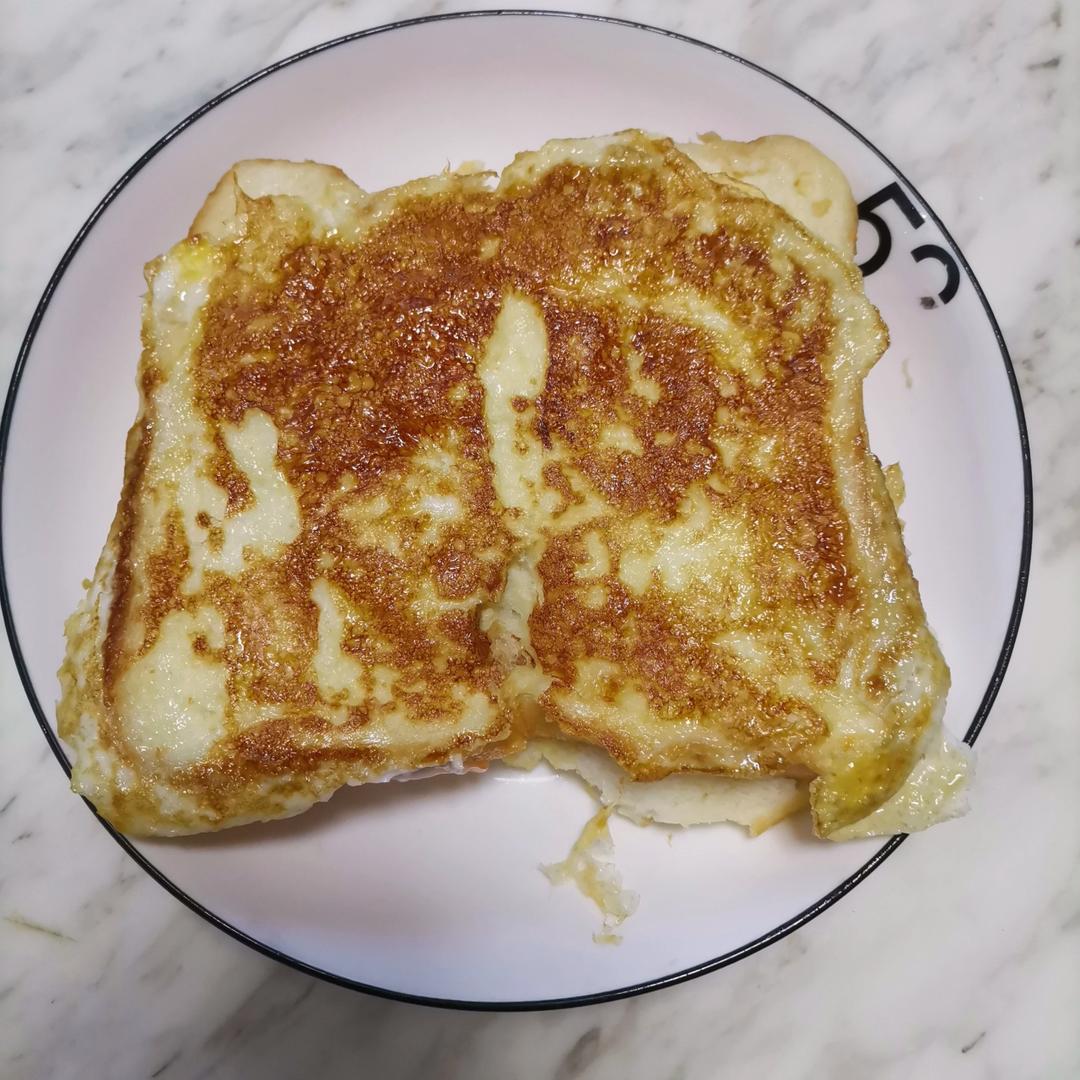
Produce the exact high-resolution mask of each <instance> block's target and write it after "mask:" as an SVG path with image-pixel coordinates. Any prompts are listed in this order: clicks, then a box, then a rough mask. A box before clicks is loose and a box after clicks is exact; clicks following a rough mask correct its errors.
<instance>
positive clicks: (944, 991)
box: [0, 0, 1080, 1080]
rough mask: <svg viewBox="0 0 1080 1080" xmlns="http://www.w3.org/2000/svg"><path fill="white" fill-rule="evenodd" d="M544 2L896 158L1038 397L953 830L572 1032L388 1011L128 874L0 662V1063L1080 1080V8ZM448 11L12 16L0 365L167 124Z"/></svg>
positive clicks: (122, 1073)
mask: <svg viewBox="0 0 1080 1080" xmlns="http://www.w3.org/2000/svg"><path fill="white" fill-rule="evenodd" d="M457 6H458V7H461V8H465V7H473V8H475V7H482V6H485V5H484V4H482V3H477V2H472V3H468V4H463V5H457ZM492 6H493V5H492ZM547 6H556V7H564V6H565V7H578V8H583V9H587V10H594V11H597V12H603V13H611V14H615V15H619V16H622V17H625V18H631V19H639V20H642V21H646V22H654V23H660V24H663V25H666V26H669V27H671V28H673V29H676V30H680V31H682V32H684V33H688V34H691V35H693V36H697V37H701V38H703V39H706V40H709V41H712V42H715V43H717V44H720V45H723V46H725V47H727V48H729V49H731V50H732V51H735V52H737V53H741V54H743V55H745V56H747V57H749V58H751V59H753V60H756V61H758V62H759V63H762V64H764V65H765V66H766V67H769V68H771V69H773V70H775V71H777V72H779V73H780V74H783V75H784V76H785V77H787V78H789V79H790V80H791V81H793V82H795V83H796V84H797V85H800V86H802V87H804V88H805V89H806V90H808V91H809V92H811V93H813V94H815V95H817V96H819V97H820V98H821V99H823V100H824V101H825V102H826V103H828V104H830V105H832V106H833V107H834V108H836V109H837V110H838V111H839V112H841V114H842V115H844V116H845V117H846V118H847V119H849V120H850V121H851V122H853V123H854V124H855V125H856V126H857V127H858V128H860V129H861V130H863V131H865V132H866V133H867V134H869V135H871V137H873V138H874V140H875V142H877V144H878V145H879V146H880V147H881V149H882V150H883V151H884V152H885V153H886V154H888V155H889V156H890V157H892V158H893V159H894V160H896V161H897V162H898V163H899V164H900V166H901V167H902V168H903V169H904V170H905V172H907V173H908V175H909V176H910V177H911V179H912V180H913V181H914V182H915V183H916V184H917V185H918V186H919V187H920V189H921V190H922V191H923V193H924V194H925V195H926V196H927V197H928V199H929V200H930V202H931V204H932V205H934V206H935V208H936V209H937V210H938V211H939V212H940V213H941V215H942V216H943V218H944V219H945V221H946V222H947V223H948V225H949V227H950V229H951V230H952V231H953V232H954V235H955V236H956V239H957V240H958V242H959V243H960V244H961V246H962V247H963V248H964V250H965V252H966V253H967V255H968V256H969V258H970V259H971V261H972V263H973V265H974V267H975V269H976V272H977V273H978V274H979V276H980V279H981V281H982V283H983V285H984V287H985V289H986V291H987V293H988V295H989V298H990V300H991V303H992V304H993V305H994V308H995V310H996V312H997V315H998V317H999V319H1000V321H1001V324H1002V327H1003V330H1004V332H1005V336H1006V338H1007V340H1008V342H1009V345H1010V347H1011V349H1012V353H1013V357H1014V360H1015V362H1016V367H1017V373H1018V376H1019V379H1020V382H1021V386H1022V390H1023V394H1024V400H1025V404H1026V407H1027V415H1028V422H1029V425H1030V429H1031V442H1032V454H1033V460H1034V467H1035V487H1036V532H1035V550H1034V557H1033V561H1032V575H1031V588H1030V594H1029V600H1028V608H1027V613H1026V616H1025V623H1024V627H1023V631H1022V633H1021V636H1020V640H1019V643H1018V645H1017V649H1016V654H1015V658H1014V660H1013V664H1012V667H1011V669H1010V672H1009V675H1008V678H1007V680H1006V682H1005V686H1004V688H1003V690H1002V692H1001V695H1000V697H999V699H998V703H997V705H996V707H995V710H994V714H993V716H992V718H991V720H990V722H989V724H988V726H987V728H986V731H985V734H984V735H983V737H982V739H981V740H980V772H979V783H978V787H977V789H976V794H975V802H976V805H975V808H974V812H973V813H972V814H970V815H969V816H968V817H967V818H965V819H964V820H962V821H960V822H958V823H955V824H954V825H951V826H950V827H948V828H946V829H941V830H939V831H934V832H931V833H929V834H927V835H926V836H925V837H922V838H920V840H919V842H918V843H917V844H916V843H911V844H907V845H904V846H903V847H902V848H901V849H900V850H899V852H898V853H897V854H896V855H895V856H894V858H893V860H892V861H891V863H890V865H889V867H888V869H887V870H886V871H883V872H881V873H878V874H875V875H872V876H871V877H870V878H869V879H868V880H867V881H866V882H865V883H864V884H863V885H861V886H860V887H859V888H858V889H857V890H856V891H855V892H854V893H852V894H851V895H850V896H849V897H848V898H847V899H845V900H844V901H843V902H842V903H841V904H840V905H838V906H837V907H835V908H833V909H832V910H830V911H829V912H827V913H826V914H825V915H823V916H821V917H820V918H819V919H817V920H816V921H814V922H813V923H811V924H810V925H809V926H807V927H806V928H804V929H803V930H801V931H800V932H798V933H797V934H795V935H793V936H792V937H789V938H787V939H785V940H784V941H782V942H780V943H779V944H778V945H776V946H774V947H772V948H770V949H768V950H766V951H765V952H763V953H761V954H758V955H757V956H755V957H752V958H750V959H749V960H746V961H744V962H742V963H740V964H738V965H736V966H735V967H734V968H731V969H728V970H726V971H724V972H721V973H718V974H716V975H712V976H708V977H706V978H704V979H701V980H698V981H696V982H693V983H691V984H688V985H686V986H682V987H678V988H675V989H672V990H669V991H665V992H662V993H659V994H654V995H650V996H648V997H645V998H640V999H635V1000H632V1001H628V1002H624V1003H617V1004H612V1005H606V1006H598V1007H595V1008H589V1009H583V1010H577V1011H572V1012H566V1013H550V1014H534V1015H507V1016H496V1015H485V1014H454V1013H445V1012H440V1011H437V1010H431V1009H420V1008H414V1007H409V1006H402V1005H397V1004H393V1003H389V1002H383V1001H378V1000H374V999H369V998H365V997H361V996H359V995H356V994H353V993H351V992H348V991H344V990H339V989H337V988H335V987H332V986H329V985H324V984H321V983H317V982H314V981H312V980H311V979H309V978H307V977H306V976H303V975H300V974H298V973H296V972H293V971H290V970H288V969H285V968H283V967H279V966H277V965H276V964H274V963H272V962H271V961H269V960H266V959H264V958H262V957H260V956H258V955H256V954H254V953H252V952H250V951H248V950H246V949H245V948H243V947H242V946H240V945H239V944H237V943H235V942H233V941H232V940H231V939H229V938H227V937H225V936H224V935H221V934H219V933H217V932H216V931H214V930H213V929H212V928H210V927H209V926H207V925H206V924H205V923H203V922H201V921H200V920H199V919H197V918H196V917H195V916H194V915H192V914H191V913H189V912H188V911H187V910H186V909H184V908H183V907H182V906H180V905H179V904H178V903H176V902H175V901H174V900H172V899H171V898H170V897H169V896H168V895H167V894H166V893H165V892H164V891H163V890H161V889H160V887H159V886H157V885H156V884H154V883H153V882H152V881H151V880H150V879H149V878H147V877H145V875H143V874H142V872H141V871H140V870H138V868H137V867H135V866H134V865H133V864H132V863H131V862H130V861H129V860H128V859H127V858H126V856H125V855H124V854H123V853H122V852H121V851H120V850H119V849H118V848H116V846H115V845H114V844H113V842H112V841H111V840H110V839H109V838H108V837H107V836H106V834H105V833H104V832H103V831H102V830H101V829H100V827H99V826H98V825H97V824H96V823H95V822H94V821H93V820H92V818H91V817H90V815H89V814H87V813H86V811H85V810H84V809H83V807H82V806H81V804H80V803H79V802H78V800H76V799H73V798H72V797H70V795H69V794H68V793H67V790H66V783H65V778H64V777H63V775H62V773H61V771H60V770H59V769H58V768H57V766H56V763H55V761H54V760H53V758H52V755H51V752H50V751H49V750H48V748H47V746H46V745H45V742H44V740H43V739H42V738H41V735H40V733H39V731H38V730H37V728H36V725H35V724H34V722H33V721H32V719H31V717H30V715H29V710H28V707H27V706H26V703H25V701H24V698H23V696H22V692H21V689H20V687H19V685H18V680H17V678H16V675H15V672H14V667H13V665H12V663H11V660H10V657H8V656H7V654H6V650H5V652H4V655H3V657H2V659H0V709H2V727H0V732H2V735H0V739H2V742H0V1076H3V1077H13V1078H16V1077H17V1078H22V1077H27V1078H38V1077H45V1076H57V1077H65V1076H80V1077H86V1076H89V1077H117V1078H127V1077H151V1076H161V1077H166V1078H169V1077H213V1078H219V1077H220V1078H228V1077H240V1076H243V1077H246V1076H272V1077H277V1076H282V1077H286V1076H294V1075H301V1074H304V1075H307V1074H310V1075H315V1076H320V1077H327V1078H334V1077H345V1076H356V1075H364V1076H395V1077H396V1076H401V1077H417V1078H420V1077H432V1076H437V1077H446V1078H448V1080H458V1078H460V1080H474V1078H478V1080H479V1078H487V1077H491V1078H500V1080H502V1078H507V1080H510V1078H516V1077H520V1078H525V1077H542V1078H551V1080H571V1078H576V1077H584V1078H596V1077H609V1076H613V1077H615V1076H617V1077H637V1076H641V1077H646V1076H647V1077H659V1078H672V1080H674V1078H679V1080H691V1078H693V1080H697V1078H703V1080H707V1078H712V1077H717V1076H727V1075H732V1076H743V1075H746V1076H752V1075H759V1076H766V1077H770V1078H773V1077H775V1078H786V1077H791V1078H796V1077H810V1076H814V1077H831V1078H839V1080H846V1078H851V1080H862V1078H866V1077H871V1078H875V1080H877V1078H881V1080H908V1078H910V1077H913V1076H920V1077H927V1078H931V1080H933V1078H937V1077H948V1078H951V1077H961V1078H966V1077H979V1078H982V1077H985V1078H988V1080H989V1078H997V1077H1001V1078H1008V1080H1024V1078H1033V1080H1034V1078H1036V1077H1038V1078H1042V1077H1047V1078H1058V1077H1068V1076H1075V1075H1078V1074H1080V1028H1078V1025H1077V1023H1076V1016H1077V1012H1078V1010H1080V948H1078V944H1080V799H1078V794H1077V793H1078V791H1080V776H1078V772H1080V724H1078V722H1077V720H1078V707H1077V701H1078V700H1080V664H1078V663H1077V652H1078V649H1077V646H1078V644H1080V634H1078V629H1077V626H1078V616H1077V611H1078V610H1080V363H1078V360H1077V357H1078V355H1080V285H1078V282H1080V11H1078V10H1077V8H1076V6H1075V5H1074V4H1071V3H1068V2H1061V3H1055V2H1054V0H1041V2H1035V3H1031V4H1009V5H1006V4H991V3H969V4H953V5H948V4H942V3H937V4H931V3H924V2H917V3H909V4H898V3H895V2H893V0H863V2H861V3H855V4H852V3H847V2H845V0H812V2H811V3H807V4H803V5H791V4H786V3H781V2H780V0H758V2H755V0H735V2H732V3H728V4H724V5H714V4H711V3H706V2H704V0H695V2H685V3H662V2H661V0H625V2H620V0H612V2H610V3H588V2H587V0H577V2H576V3H574V4H570V5H562V4H555V3H552V2H551V0H548V5H547ZM454 7H455V5H447V4H440V3H436V4H431V3H426V2H423V0H415V2H394V0H371V2H363V3H361V2H354V3H349V2H339V0H328V2H325V3H322V2H318V0H304V2H302V3H296V2H291V0H258V2H256V0H226V2H224V3H222V4H183V3H179V2H171V3H167V4H143V3H138V2H137V0H69V2H68V3H66V4H64V5H63V7H62V9H61V7H60V5H57V4H19V5H13V6H12V7H11V9H10V10H9V12H8V13H7V21H6V26H5V33H4V35H3V37H2V39H0V144H2V147H3V151H2V153H0V190H2V193H3V195H4V198H5V205H6V206H7V207H8V208H9V209H10V210H11V211H12V212H11V213H9V214H8V215H7V217H6V220H5V227H4V232H3V245H4V249H3V255H4V257H3V259H2V260H0V342H2V348H0V357H2V358H3V360H2V363H3V364H4V365H7V367H5V369H4V370H5V371H6V370H7V369H8V368H9V367H10V364H11V362H12V361H13V358H14V355H15V353H16V351H17V348H18V343H19V340H20V338H21V336H22V333H23V330H24V328H25V326H26V323H27V321H28V320H29V317H30V313H31V311H32V309H33V306H34V304H35V302H36V300H37V297H38V295H39V294H40V291H41V289H42V287H43V286H44V284H45V281H46V280H47V278H48V275H49V273H50V271H51V269H52V267H53V265H55V262H56V260H57V258H58V257H59V255H60V254H61V253H62V251H63V249H64V247H65V246H66V244H67V243H68V241H69V240H70V238H71V237H72V235H73V234H74V233H75V231H76V229H77V228H78V227H79V225H80V224H81V222H82V221H83V220H84V218H85V217H86V215H87V214H88V213H89V212H90V210H91V209H92V208H93V206H94V205H95V204H96V202H97V201H98V199H99V198H100V196H101V195H102V193H103V192H104V191H105V190H106V189H107V188H108V186H109V185H110V184H111V183H112V182H113V181H114V180H115V179H116V178H117V177H118V176H119V175H120V174H121V173H122V172H123V171H124V169H125V168H126V167H127V166H128V165H129V164H130V163H131V162H132V161H133V160H134V159H135V158H136V157H137V156H138V155H139V154H140V153H141V152H142V151H143V150H144V149H145V148H146V147H147V146H148V145H149V144H150V143H151V142H153V141H154V140H155V139H156V138H157V137H158V136H159V135H160V134H162V133H163V132H164V131H166V130H167V129H168V128H169V127H170V126H172V125H173V124H174V123H175V122H176V121H177V120H179V119H181V118H182V117H183V116H184V115H186V114H187V113H188V112H190V111H191V110H192V109H193V108H194V107H196V106H197V105H198V104H200V103H201V102H202V101H204V100H205V99H206V98H208V97H210V96H212V95H213V94H214V93H215V92H217V91H218V90H220V89H221V88H223V87H224V86H227V85H229V84H230V83H232V82H234V81H236V80H237V79H238V78H240V77H242V76H243V75H245V74H247V73H248V72H250V71H253V70H255V69H257V68H259V67H261V66H263V65H264V64H266V63H268V62H270V61H272V60H274V59H277V58H280V57H283V56H286V55H289V54H290V53H292V52H295V51H296V50H298V49H301V48H304V47H306V46H308V45H311V44H314V43H316V42H318V41H321V40H324V39H326V38H328V37H332V36H335V35H337V34H341V33H346V32H349V31H352V30H355V29H357V28H360V27H363V26H367V25H374V24H377V23H380V22H386V21H390V20H392V19H397V18H403V17H409V16H415V15H421V14H425V13H427V12H429V11H432V10H453V9H454Z"/></svg>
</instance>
